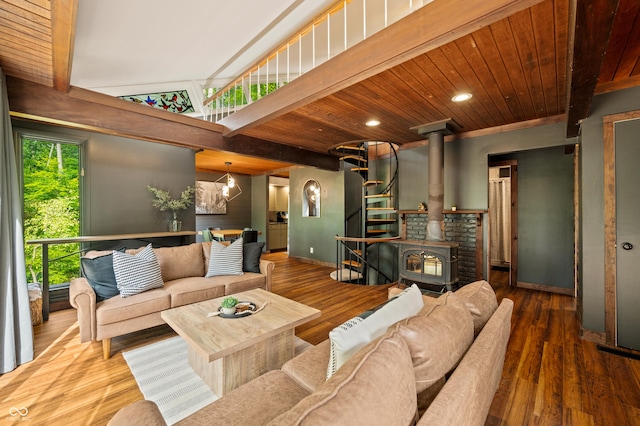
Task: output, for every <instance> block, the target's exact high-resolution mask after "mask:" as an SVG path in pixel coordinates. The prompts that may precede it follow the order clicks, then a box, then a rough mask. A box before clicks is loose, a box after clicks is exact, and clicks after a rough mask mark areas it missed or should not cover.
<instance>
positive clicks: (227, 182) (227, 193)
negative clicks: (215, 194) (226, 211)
mask: <svg viewBox="0 0 640 426" xmlns="http://www.w3.org/2000/svg"><path fill="white" fill-rule="evenodd" d="M224 164H226V165H227V173H225V174H224V175H222V176H220V178H219V179H218V180H216V183H219V184H220V183H221V184H223V186H222V196H223V197H224V199H225V200H227V201H231V200H233V199H234V198H236V197H237V196H238V195H240V194H242V189H241V188H240V185H238V184H237V183H236V180H235V179H234V178H233V176H231V173H230V172H229V166H231V162H230V161H227V162H225V163H224Z"/></svg>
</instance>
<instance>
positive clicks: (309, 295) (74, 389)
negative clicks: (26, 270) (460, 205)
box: [0, 253, 640, 426]
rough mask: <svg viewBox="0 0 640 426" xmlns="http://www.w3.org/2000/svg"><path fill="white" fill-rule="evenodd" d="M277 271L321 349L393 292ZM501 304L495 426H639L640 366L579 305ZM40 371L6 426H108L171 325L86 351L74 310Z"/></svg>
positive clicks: (4, 382) (304, 329)
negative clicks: (139, 367)
mask: <svg viewBox="0 0 640 426" xmlns="http://www.w3.org/2000/svg"><path fill="white" fill-rule="evenodd" d="M265 257H266V258H268V259H270V260H273V261H275V262H276V269H275V271H274V280H273V291H274V292H275V293H278V294H281V295H283V296H285V297H289V298H291V299H294V300H297V301H299V302H301V303H305V304H307V305H310V306H313V307H315V308H318V309H321V310H322V316H321V317H320V318H318V319H316V320H314V321H312V322H310V323H307V324H305V325H303V326H301V327H299V328H298V329H296V334H297V335H298V336H299V337H301V338H302V339H305V340H307V341H308V342H310V343H313V344H317V343H319V342H321V341H322V340H324V339H326V338H327V335H328V333H329V331H330V330H331V329H332V328H334V327H336V326H337V325H339V324H341V323H343V322H344V321H346V320H347V319H349V318H351V317H353V316H355V315H357V314H359V313H360V312H362V311H364V310H366V309H368V308H371V307H373V306H376V305H378V304H380V303H382V302H383V301H384V300H386V298H387V287H388V286H380V287H370V286H357V285H349V284H341V283H337V282H335V281H333V280H331V279H330V278H329V272H331V268H327V267H323V266H318V265H311V264H306V263H301V262H298V261H296V260H293V259H289V258H288V257H287V254H286V253H273V254H268V255H266V256H265ZM492 285H493V286H494V288H495V289H496V293H497V294H498V298H499V299H502V298H503V297H508V298H510V299H513V300H514V302H515V309H514V315H513V319H512V333H511V339H510V342H509V346H508V349H507V351H508V352H507V357H506V361H505V367H504V374H503V378H502V382H501V384H500V388H499V389H498V392H497V394H496V397H495V399H494V401H493V405H492V407H491V410H490V413H489V417H488V418H487V422H486V424H487V425H490V426H493V425H529V424H531V425H533V424H536V425H537V424H547V425H589V424H593V425H633V424H639V425H640V361H637V360H633V359H629V358H625V357H621V356H617V355H613V354H609V353H606V352H601V351H599V350H598V349H597V348H596V345H594V344H593V343H590V342H586V341H582V340H580V338H579V337H578V323H577V321H576V318H575V301H574V299H572V298H570V297H568V296H560V295H554V294H548V293H540V292H535V291H532V290H524V289H512V288H509V287H508V286H507V285H506V278H505V277H504V276H499V275H498V276H495V277H492ZM34 335H35V356H36V359H35V360H34V361H33V362H30V363H28V364H25V365H22V366H20V367H18V368H17V369H16V370H14V371H12V372H10V373H7V374H4V375H2V376H0V424H5V423H6V424H15V423H14V422H15V421H17V420H16V418H15V417H11V416H10V414H9V411H10V409H11V407H16V408H22V407H26V408H27V409H28V410H29V414H28V421H29V423H28V424H30V425H45V424H46V425H71V424H74V425H75V424H78V425H85V424H91V425H104V424H106V422H107V421H108V420H109V419H110V418H111V417H112V416H113V414H114V413H115V412H116V411H117V410H118V409H119V408H121V407H123V406H125V405H127V404H129V403H131V402H133V401H136V400H138V399H142V394H141V393H140V391H139V390H138V387H137V385H136V382H135V380H134V379H133V376H132V375H131V373H130V371H129V368H128V366H127V364H126V362H125V361H124V358H123V357H122V351H123V350H130V349H132V348H135V347H138V346H142V345H147V344H149V343H151V342H155V341H158V340H161V339H164V338H167V337H170V336H173V335H174V333H173V331H172V330H171V329H170V328H169V327H167V326H161V327H156V328H154V329H152V330H147V331H144V332H139V333H133V334H131V335H128V336H126V337H120V338H116V339H113V342H112V353H113V356H112V358H111V359H109V360H108V361H104V360H103V359H102V345H101V343H100V342H92V343H82V344H81V343H80V342H79V337H78V325H77V321H76V316H75V310H73V309H69V310H65V311H59V312H53V313H52V314H51V316H50V319H49V321H48V322H46V323H45V324H43V325H39V326H36V327H34Z"/></svg>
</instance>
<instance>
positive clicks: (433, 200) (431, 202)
mask: <svg viewBox="0 0 640 426" xmlns="http://www.w3.org/2000/svg"><path fill="white" fill-rule="evenodd" d="M428 139H429V198H428V199H427V211H428V212H429V220H428V221H427V240H428V241H444V235H443V233H442V227H443V225H444V214H443V213H442V210H443V209H444V133H443V132H440V131H438V132H431V133H429V136H428Z"/></svg>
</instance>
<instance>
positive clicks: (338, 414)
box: [268, 332, 417, 426]
mask: <svg viewBox="0 0 640 426" xmlns="http://www.w3.org/2000/svg"><path fill="white" fill-rule="evenodd" d="M381 366H383V367H384V368H381ZM416 409H417V402H416V388H415V382H414V378H413V367H412V363H411V355H410V353H409V348H408V347H407V344H406V342H405V341H404V339H403V338H402V337H401V336H400V335H399V334H398V333H397V332H392V333H389V334H387V335H385V336H383V337H381V338H380V339H378V340H375V341H374V342H371V343H370V344H368V345H367V346H365V348H363V349H362V350H361V351H359V352H358V353H357V354H355V355H354V356H353V357H351V358H350V359H349V361H347V362H346V363H345V365H344V366H342V368H340V369H339V370H338V371H337V372H336V374H334V375H333V376H332V377H331V379H329V380H327V381H326V382H325V383H324V384H323V385H322V386H320V387H319V388H318V389H316V391H315V392H314V393H312V394H311V395H309V396H308V397H306V398H304V399H303V400H302V401H300V402H299V403H298V404H296V406H295V407H293V408H292V409H291V410H289V411H287V412H286V413H283V414H282V415H280V416H278V417H277V418H275V419H274V420H273V421H272V422H270V423H268V424H269V425H294V424H295V425H297V424H306V425H314V426H317V425H410V424H413V423H414V421H415V420H416Z"/></svg>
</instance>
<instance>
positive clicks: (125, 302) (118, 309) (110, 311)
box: [96, 288, 171, 325]
mask: <svg viewBox="0 0 640 426" xmlns="http://www.w3.org/2000/svg"><path fill="white" fill-rule="evenodd" d="M170 307H171V298H170V297H169V294H168V293H167V292H166V291H164V289H163V288H156V289H153V290H149V291H145V292H144V293H140V294H138V295H136V296H135V297H127V298H124V299H123V298H122V297H112V298H111V299H107V300H104V301H102V302H100V303H98V304H97V305H96V324H98V325H105V324H112V323H117V322H122V321H126V320H128V319H132V318H138V317H141V316H143V315H147V314H153V313H156V312H160V311H163V310H165V309H169V308H170Z"/></svg>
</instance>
